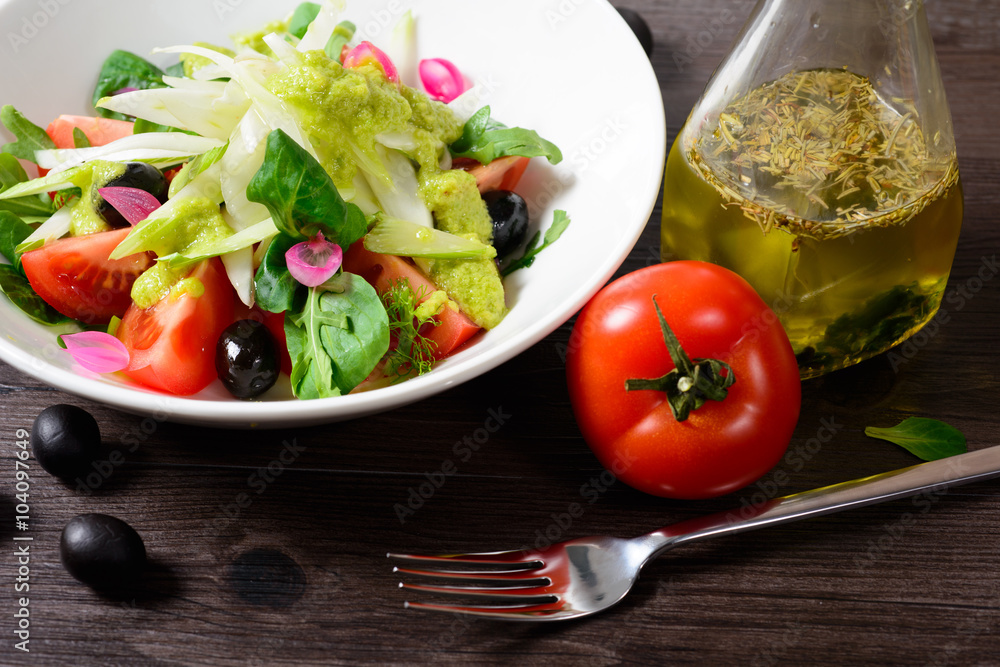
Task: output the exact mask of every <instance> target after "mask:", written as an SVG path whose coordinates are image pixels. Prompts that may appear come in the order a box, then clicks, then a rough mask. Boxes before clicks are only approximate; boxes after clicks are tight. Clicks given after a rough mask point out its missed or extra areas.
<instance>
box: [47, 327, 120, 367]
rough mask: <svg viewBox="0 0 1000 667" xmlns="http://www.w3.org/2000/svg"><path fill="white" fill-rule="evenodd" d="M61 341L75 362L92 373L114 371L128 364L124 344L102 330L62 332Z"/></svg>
mask: <svg viewBox="0 0 1000 667" xmlns="http://www.w3.org/2000/svg"><path fill="white" fill-rule="evenodd" d="M60 338H62V341H63V343H65V344H66V351H67V352H69V353H70V355H71V356H72V357H73V359H74V360H75V361H76V363H78V364H80V365H81V366H83V367H84V368H86V369H87V370H88V371H92V372H94V373H114V372H115V371H120V370H123V369H124V368H125V367H126V366H128V362H129V354H128V349H126V348H125V345H124V344H123V343H122V342H121V341H120V340H118V339H117V338H115V337H114V336H112V335H111V334H108V333H104V332H103V331H81V332H80V333H74V334H63V335H62V336H61V337H60Z"/></svg>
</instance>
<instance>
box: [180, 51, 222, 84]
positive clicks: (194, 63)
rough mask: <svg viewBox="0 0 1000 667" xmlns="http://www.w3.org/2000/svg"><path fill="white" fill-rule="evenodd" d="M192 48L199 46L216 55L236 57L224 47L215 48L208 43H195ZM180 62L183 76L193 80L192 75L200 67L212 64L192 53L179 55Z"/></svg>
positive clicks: (203, 57)
mask: <svg viewBox="0 0 1000 667" xmlns="http://www.w3.org/2000/svg"><path fill="white" fill-rule="evenodd" d="M194 46H200V47H202V48H204V49H209V50H210V51H217V52H218V53H221V54H223V55H226V56H229V57H230V58H235V57H236V53H234V52H233V50H232V49H227V48H226V47H224V46H216V45H215V44H209V43H208V42H195V43H194ZM180 61H181V65H183V67H184V76H186V77H187V78H189V79H191V78H194V73H195V72H197V71H198V70H200V69H201V68H202V67H206V66H208V65H212V64H214V63H213V62H212V61H211V60H209V59H208V58H206V57H205V56H199V55H195V54H193V53H182V54H181V55H180Z"/></svg>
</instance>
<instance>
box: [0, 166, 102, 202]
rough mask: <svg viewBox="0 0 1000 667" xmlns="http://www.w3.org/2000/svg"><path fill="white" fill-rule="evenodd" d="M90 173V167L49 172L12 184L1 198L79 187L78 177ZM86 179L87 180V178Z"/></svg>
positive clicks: (0, 195) (0, 194) (0, 193)
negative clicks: (40, 176)
mask: <svg viewBox="0 0 1000 667" xmlns="http://www.w3.org/2000/svg"><path fill="white" fill-rule="evenodd" d="M89 173H90V170H89V168H88V167H75V168H73V169H67V170H66V171H60V172H56V173H54V174H53V173H49V174H46V175H45V176H43V177H42V178H35V179H33V180H30V181H25V182H24V183H18V184H16V185H12V186H11V187H9V188H7V189H6V190H4V191H3V192H0V199H16V198H17V197H26V196H28V195H37V194H41V193H43V192H56V191H57V190H66V189H67V188H78V187H80V185H79V183H77V182H76V181H77V179H78V178H79V177H80V176H88V175H89ZM84 180H85V181H86V179H84Z"/></svg>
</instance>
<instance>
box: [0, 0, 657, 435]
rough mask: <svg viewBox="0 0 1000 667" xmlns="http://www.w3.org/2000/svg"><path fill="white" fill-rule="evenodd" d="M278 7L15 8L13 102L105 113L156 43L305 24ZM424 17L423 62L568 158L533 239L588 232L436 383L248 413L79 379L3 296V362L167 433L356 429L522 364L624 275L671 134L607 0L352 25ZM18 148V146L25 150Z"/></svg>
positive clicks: (535, 209) (9, 35) (446, 7)
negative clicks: (524, 355) (552, 231)
mask: <svg viewBox="0 0 1000 667" xmlns="http://www.w3.org/2000/svg"><path fill="white" fill-rule="evenodd" d="M294 7H295V2H294V1H292V2H287V3H277V2H274V0H211V1H209V0H170V1H169V2H167V1H165V0H155V1H150V2H135V1H134V0H102V2H101V3H100V8H99V9H98V6H97V4H96V3H92V2H66V1H65V0H51V1H49V2H41V1H39V0H0V25H3V26H4V28H5V29H4V31H3V32H4V36H3V38H2V39H3V42H4V43H3V45H2V46H0V92H2V99H0V104H12V105H14V106H15V107H16V108H17V109H18V110H19V111H21V112H22V113H24V114H25V115H26V116H27V117H28V118H29V119H31V120H33V121H34V122H35V123H36V124H38V125H42V126H44V125H46V124H48V122H49V121H50V120H51V119H52V118H54V117H55V116H57V115H59V114H82V115H92V114H93V110H92V108H91V107H90V103H89V101H90V98H91V94H92V91H93V86H94V83H95V81H96V77H97V72H98V70H99V68H100V65H101V63H102V62H103V61H104V59H105V58H106V57H107V55H108V53H109V52H110V51H111V50H113V49H115V48H122V49H126V50H129V51H132V52H134V53H137V54H139V55H142V56H144V57H149V59H150V60H152V61H153V62H156V63H158V64H160V65H163V66H166V65H168V64H170V62H171V60H169V59H168V58H166V57H164V58H159V57H152V56H149V53H150V51H151V49H153V48H154V47H157V46H169V45H173V44H190V43H192V42H194V41H209V42H215V43H228V40H227V38H228V36H229V35H231V34H233V33H236V32H240V31H244V30H252V29H257V28H260V27H262V26H263V24H264V23H265V22H266V21H268V20H272V19H276V18H281V16H282V15H283V14H287V13H289V12H291V10H292V9H293V8H294ZM408 9H412V11H413V14H414V16H415V17H416V18H417V32H418V42H417V43H418V52H419V55H420V57H442V58H448V59H450V60H452V61H453V62H455V63H456V64H457V65H458V66H459V68H460V69H462V70H463V72H464V73H466V75H467V76H469V77H470V78H471V79H472V80H473V82H474V83H476V84H479V85H481V86H482V90H483V91H484V97H483V102H484V103H489V104H490V105H491V106H492V110H493V117H494V118H496V119H498V120H501V121H502V122H505V123H506V124H508V125H518V126H522V127H528V128H533V129H535V130H537V131H538V132H539V133H540V134H541V135H542V136H544V137H546V138H548V139H550V140H552V141H553V142H555V143H556V145H558V146H559V147H560V148H561V149H562V151H563V154H564V159H563V161H562V162H561V163H560V164H559V165H557V166H554V167H553V166H550V165H548V163H545V162H543V161H542V159H541V158H538V159H535V160H533V161H532V166H531V167H530V168H529V170H528V172H527V173H526V175H525V177H524V180H523V181H522V185H523V187H522V188H520V189H522V190H523V193H524V194H525V196H526V199H527V200H528V201H529V206H530V208H531V213H532V225H533V226H535V227H541V228H544V227H547V226H548V224H549V223H550V222H551V220H552V213H553V211H554V210H555V209H565V210H566V211H567V212H568V213H569V214H570V216H571V218H572V224H571V225H570V227H569V229H568V231H567V232H566V233H565V234H564V235H563V237H562V238H561V239H560V240H559V241H558V242H557V243H556V244H555V245H553V246H551V247H550V248H548V249H547V250H546V251H545V252H543V253H541V254H540V255H539V257H538V259H537V261H536V262H535V264H534V265H533V266H532V267H530V268H528V269H523V270H520V271H517V272H515V273H513V274H511V276H510V277H509V278H507V280H506V286H507V294H508V297H507V298H508V305H509V306H510V314H509V315H507V317H506V318H505V319H504V320H503V322H502V323H501V324H500V325H499V326H497V327H496V328H494V329H493V330H491V331H489V332H488V333H486V334H485V335H484V336H482V337H481V339H480V340H479V341H478V342H477V343H475V344H474V345H472V346H470V347H468V348H467V349H465V350H464V351H462V352H460V353H458V354H456V355H454V356H453V357H451V358H449V359H447V360H445V361H444V362H442V363H441V364H439V366H438V367H437V368H435V369H434V370H433V371H432V372H430V373H428V374H426V375H423V376H421V377H418V378H414V379H412V380H409V381H407V382H404V383H401V384H399V385H396V386H393V387H388V388H384V389H378V390H375V391H370V392H366V393H361V394H357V395H349V396H342V397H337V398H329V399H320V400H312V401H299V400H295V399H285V400H281V399H271V400H264V401H255V402H243V401H238V400H235V399H233V398H231V397H230V396H229V395H228V394H227V393H226V392H225V390H224V389H223V388H222V386H221V384H220V383H218V381H216V382H215V383H214V384H213V385H211V386H210V387H209V388H207V389H206V390H205V391H203V392H201V393H199V394H197V395H195V396H192V397H176V396H167V395H164V394H159V393H155V392H151V391H147V390H144V389H142V388H140V387H137V386H136V385H134V384H130V383H129V382H128V380H126V379H124V378H120V377H119V376H118V375H112V376H96V375H93V374H88V373H86V372H85V371H81V370H80V369H79V368H76V367H75V366H74V363H73V361H72V359H71V358H70V357H69V355H68V354H66V353H65V352H64V351H62V350H60V349H59V348H58V346H57V345H56V333H57V332H56V331H54V330H53V329H52V328H49V327H45V326H42V325H39V324H36V323H34V322H33V321H31V320H29V319H28V318H27V317H26V316H25V315H24V314H23V313H21V312H20V311H19V310H18V309H17V308H16V307H14V306H13V305H12V304H11V303H10V302H9V301H8V300H7V299H6V298H5V297H0V327H2V329H3V335H2V336H0V359H3V360H4V361H6V362H7V363H9V364H11V365H13V366H15V367H16V368H18V369H20V370H21V371H23V372H25V373H28V374H29V375H32V376H34V377H36V378H38V379H39V380H41V381H43V382H46V383H48V384H50V385H52V386H54V387H57V388H59V389H62V390H64V391H67V392H70V393H73V394H77V395H80V396H83V397H86V398H89V399H92V400H96V401H100V402H103V403H106V404H109V405H112V406H115V407H117V408H120V409H122V410H125V411H128V412H133V413H138V414H150V415H153V416H155V417H156V418H157V419H161V420H163V419H166V420H172V421H178V422H186V423H194V424H202V425H207V426H218V427H238V428H247V427H278V426H292V425H306V424H316V423H323V422H332V421H338V420H344V419H352V418H356V417H361V416H364V415H367V414H371V413H375V412H379V411H383V410H388V409H391V408H395V407H398V406H400V405H404V404H407V403H411V402H414V401H419V400H421V399H423V398H426V397H428V396H431V395H433V394H436V393H438V392H441V391H444V390H446V389H448V388H450V387H454V386H456V385H458V384H460V383H462V382H465V381H467V380H470V379H472V378H474V377H476V376H478V375H480V374H481V373H484V372H486V371H488V370H490V369H492V368H495V367H496V366H498V365H500V364H501V363H503V362H505V361H507V360H509V359H511V358H512V357H514V356H516V355H517V354H520V353H521V352H523V351H524V350H526V349H527V348H529V347H530V346H532V345H534V344H535V343H537V342H539V341H540V340H542V339H543V338H544V337H545V336H547V335H548V334H549V333H551V332H552V331H554V330H555V329H556V328H558V327H559V326H560V325H561V324H562V323H564V322H566V321H567V320H568V319H569V318H570V317H572V316H573V314H574V313H576V311H577V310H579V309H580V308H581V307H582V306H583V304H584V303H586V302H587V300H588V299H590V297H591V296H593V295H594V294H595V293H596V292H597V290H598V289H600V288H601V287H602V286H603V285H604V284H605V282H607V280H608V279H609V278H610V277H611V276H612V275H613V274H614V272H615V270H616V269H617V268H618V267H619V266H620V265H621V263H622V261H623V260H624V259H625V257H626V256H627V255H628V253H629V252H630V251H631V249H632V247H633V246H634V245H635V242H636V240H637V239H638V237H639V235H640V233H641V232H642V230H643V228H644V227H645V225H646V222H647V220H648V219H649V215H650V212H651V211H652V208H653V204H654V202H655V200H656V195H657V192H658V190H659V185H660V179H661V174H662V169H663V164H664V155H665V147H666V136H665V134H666V132H665V121H664V114H663V104H662V100H661V97H660V90H659V86H658V84H657V81H656V77H655V75H654V74H653V70H652V68H651V66H650V64H649V61H648V59H647V57H646V55H645V53H643V51H642V49H641V47H640V46H639V44H638V42H637V41H636V40H635V38H634V37H633V36H632V33H631V31H630V30H629V29H628V27H627V26H626V24H625V23H624V21H622V19H621V18H620V17H619V15H618V13H617V12H616V11H615V9H614V8H613V7H612V6H611V5H609V4H607V3H606V2H603V1H595V2H586V3H576V2H574V3H569V2H564V3H559V4H556V3H538V2H536V1H535V0H505V1H504V2H499V1H497V2H469V1H468V0H420V1H419V2H417V1H416V0H388V2H384V3H380V2H373V1H361V0H351V2H349V3H348V6H347V12H346V14H345V18H348V19H350V20H352V21H353V22H354V23H355V24H356V25H357V26H358V29H359V34H363V35H364V36H365V38H367V39H370V40H371V41H372V42H374V43H375V44H376V45H377V44H378V43H379V40H380V38H381V39H382V40H383V41H384V39H385V38H386V36H387V35H388V33H389V31H390V30H391V26H392V25H394V24H395V21H396V20H397V18H398V17H399V16H400V15H401V14H402V13H403V12H404V11H406V10H408ZM9 140H10V138H9V135H8V138H5V141H9Z"/></svg>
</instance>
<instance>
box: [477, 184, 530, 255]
mask: <svg viewBox="0 0 1000 667" xmlns="http://www.w3.org/2000/svg"><path fill="white" fill-rule="evenodd" d="M483 201H485V202H486V209H487V210H488V211H489V212H490V218H492V220H493V247H494V248H496V251H497V257H504V256H506V255H509V254H510V253H511V252H513V251H514V250H516V249H517V247H518V246H520V245H521V244H522V243H524V237H525V235H526V234H527V233H528V205H527V204H526V203H525V202H524V199H523V198H522V197H521V195H519V194H517V193H516V192H510V191H509V190H493V191H491V192H487V193H485V194H484V195H483Z"/></svg>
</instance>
